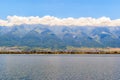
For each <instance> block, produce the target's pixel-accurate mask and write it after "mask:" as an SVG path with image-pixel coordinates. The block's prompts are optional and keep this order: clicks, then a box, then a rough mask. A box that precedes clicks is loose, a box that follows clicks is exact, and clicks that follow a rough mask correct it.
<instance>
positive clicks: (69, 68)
mask: <svg viewBox="0 0 120 80" xmlns="http://www.w3.org/2000/svg"><path fill="white" fill-rule="evenodd" d="M0 80H120V55H24V54H22V55H10V54H9V55H8V54H6V55H0Z"/></svg>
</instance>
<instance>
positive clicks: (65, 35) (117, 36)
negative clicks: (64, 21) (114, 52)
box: [0, 25, 120, 49]
mask: <svg viewBox="0 0 120 80" xmlns="http://www.w3.org/2000/svg"><path fill="white" fill-rule="evenodd" d="M0 46H28V47H41V48H51V49H66V48H67V47H68V46H73V47H120V27H119V26H117V27H107V26H105V27H89V26H69V27H68V26H44V25H20V26H13V27H6V26H1V27H0Z"/></svg>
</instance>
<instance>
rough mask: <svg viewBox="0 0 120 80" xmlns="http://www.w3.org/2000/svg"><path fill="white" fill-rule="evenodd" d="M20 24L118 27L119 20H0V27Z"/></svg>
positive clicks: (11, 18) (87, 18)
mask: <svg viewBox="0 0 120 80" xmlns="http://www.w3.org/2000/svg"><path fill="white" fill-rule="evenodd" d="M21 24H30V25H31V24H42V25H49V26H120V19H116V20H111V19H110V18H109V17H101V18H92V17H81V18H72V17H69V18H57V17H54V16H44V17H39V16H36V17H34V16H30V17H21V16H8V17H7V19H6V20H2V19H0V26H14V25H21Z"/></svg>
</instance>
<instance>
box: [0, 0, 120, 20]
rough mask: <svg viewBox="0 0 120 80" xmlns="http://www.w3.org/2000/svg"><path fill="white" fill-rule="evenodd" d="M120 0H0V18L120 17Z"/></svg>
mask: <svg viewBox="0 0 120 80" xmlns="http://www.w3.org/2000/svg"><path fill="white" fill-rule="evenodd" d="M119 9H120V0H0V18H6V16H8V15H10V16H13V15H17V16H45V15H51V16H56V17H60V18H64V17H75V18H77V17H94V18H99V17H102V16H106V17H110V18H111V19H117V18H120V10H119Z"/></svg>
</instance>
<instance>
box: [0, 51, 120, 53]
mask: <svg viewBox="0 0 120 80" xmlns="http://www.w3.org/2000/svg"><path fill="white" fill-rule="evenodd" d="M0 54H120V52H118V51H112V52H109V51H105V52H103V51H101V52H90V51H87V52H66V51H42V52H32V51H31V52H25V51H22V52H7V51H4V52H0Z"/></svg>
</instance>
